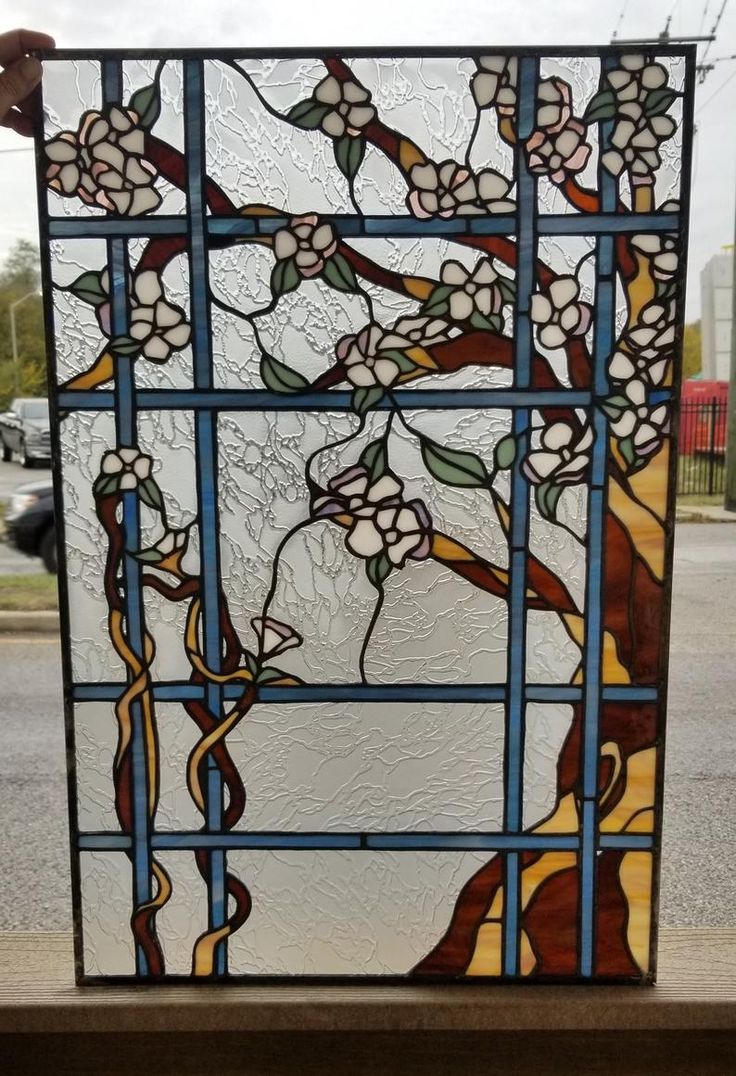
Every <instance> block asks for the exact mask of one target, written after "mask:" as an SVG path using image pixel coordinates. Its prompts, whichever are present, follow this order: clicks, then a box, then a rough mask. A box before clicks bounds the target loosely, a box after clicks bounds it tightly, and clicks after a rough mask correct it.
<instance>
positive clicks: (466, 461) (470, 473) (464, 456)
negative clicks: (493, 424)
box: [421, 438, 491, 488]
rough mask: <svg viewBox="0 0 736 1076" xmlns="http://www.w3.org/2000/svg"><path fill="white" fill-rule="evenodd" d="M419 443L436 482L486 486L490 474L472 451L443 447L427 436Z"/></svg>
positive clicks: (470, 486) (473, 486) (449, 484)
mask: <svg viewBox="0 0 736 1076" xmlns="http://www.w3.org/2000/svg"><path fill="white" fill-rule="evenodd" d="M421 445H422V457H423V459H424V463H425V466H426V468H427V470H428V471H429V473H430V474H431V475H432V477H433V478H436V479H437V481H438V482H444V484H445V485H446V486H467V487H469V488H477V487H479V486H487V485H488V484H489V483H490V481H491V476H490V475H489V474H488V471H487V470H486V465H485V464H484V463H483V460H481V459H480V458H479V457H478V456H476V455H474V454H473V453H472V452H459V451H458V450H457V449H454V448H444V447H443V446H442V445H438V444H435V442H434V441H430V440H428V439H427V438H422V442H421Z"/></svg>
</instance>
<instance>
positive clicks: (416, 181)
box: [406, 161, 515, 219]
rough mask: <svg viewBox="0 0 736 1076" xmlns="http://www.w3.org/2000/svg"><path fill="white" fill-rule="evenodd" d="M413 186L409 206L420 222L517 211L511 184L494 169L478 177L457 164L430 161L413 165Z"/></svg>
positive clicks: (407, 202)
mask: <svg viewBox="0 0 736 1076" xmlns="http://www.w3.org/2000/svg"><path fill="white" fill-rule="evenodd" d="M409 183H410V185H411V188H412V189H411V190H410V191H409V194H408V195H407V198H406V204H407V206H408V208H409V210H410V211H411V212H412V213H413V214H414V216H415V217H418V218H420V219H428V218H429V217H441V218H445V219H449V218H451V217H456V216H471V215H477V214H482V213H510V212H512V211H513V209H514V208H515V206H514V202H513V201H512V200H511V199H510V198H509V197H508V193H509V189H510V183H509V181H508V180H507V179H505V178H504V176H502V175H501V174H500V172H495V171H494V170H493V169H491V168H486V169H484V170H483V171H481V172H478V173H477V175H474V174H473V173H472V172H471V171H470V170H469V169H468V168H465V167H464V166H463V165H460V164H458V163H457V161H443V162H442V164H433V163H432V162H431V161H427V162H426V163H425V164H415V165H413V167H412V169H411V171H410V173H409Z"/></svg>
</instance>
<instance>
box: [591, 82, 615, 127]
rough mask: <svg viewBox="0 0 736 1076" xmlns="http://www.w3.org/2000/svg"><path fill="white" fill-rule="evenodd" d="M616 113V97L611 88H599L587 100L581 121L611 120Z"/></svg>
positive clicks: (597, 121)
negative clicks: (598, 90)
mask: <svg viewBox="0 0 736 1076" xmlns="http://www.w3.org/2000/svg"><path fill="white" fill-rule="evenodd" d="M615 115H616V97H615V94H614V92H613V90H601V91H600V93H597V94H596V95H595V97H592V98H591V100H590V101H589V102H588V107H587V108H586V110H585V112H584V113H583V123H599V122H600V121H601V120H612V119H613V117H614V116H615Z"/></svg>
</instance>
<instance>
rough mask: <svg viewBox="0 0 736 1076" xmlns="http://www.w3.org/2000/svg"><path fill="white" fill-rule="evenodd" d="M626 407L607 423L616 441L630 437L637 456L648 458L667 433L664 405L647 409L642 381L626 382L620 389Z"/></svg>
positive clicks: (666, 410) (667, 423) (667, 412)
mask: <svg viewBox="0 0 736 1076" xmlns="http://www.w3.org/2000/svg"><path fill="white" fill-rule="evenodd" d="M624 393H625V396H626V398H627V399H628V401H629V407H627V408H626V409H624V410H623V411H622V412H621V414H620V415H619V417H618V418H617V419H614V420H613V421H612V422H611V429H612V430H613V432H614V433H615V434H616V436H617V437H620V438H625V437H631V438H632V440H633V444H634V449H635V451H636V454H637V455H638V456H646V455H650V454H651V453H652V452H654V451H655V450H656V449H657V448H658V447H659V445H660V444H661V443H662V438H663V437H664V435H665V434H666V433H667V431H668V429H669V411H668V408H667V405H666V404H663V403H662V404H655V405H654V406H652V405H650V404H649V403H648V402H647V387H646V385H645V384H644V382H643V381H638V380H634V381H629V383H628V384H627V385H626V387H625V389H624Z"/></svg>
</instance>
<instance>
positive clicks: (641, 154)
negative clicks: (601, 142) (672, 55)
mask: <svg viewBox="0 0 736 1076" xmlns="http://www.w3.org/2000/svg"><path fill="white" fill-rule="evenodd" d="M606 80H607V82H608V85H609V87H610V89H611V90H613V93H614V96H615V100H616V122H615V124H614V128H613V132H612V134H611V139H610V141H611V147H612V148H611V149H609V150H607V151H606V152H605V153H603V155H602V156H601V163H602V164H603V167H604V168H605V169H606V170H607V171H608V172H610V173H611V174H612V175H614V176H619V175H620V174H621V173H622V172H623V171H628V173H629V175H630V177H631V181H632V183H633V184H634V185H637V184H650V183H652V181H653V173H654V172H655V171H656V169H657V168H659V166H660V164H661V163H662V161H661V157H660V155H659V146H660V145H661V143H662V142H664V141H665V140H666V139H668V138H671V137H672V135H673V134H674V133H675V130H676V129H677V124H676V123H675V121H674V120H673V119H672V117H671V116H667V115H663V114H655V115H651V114H650V112H649V111H648V110H647V97H648V95H649V94H650V93H651V92H652V90H658V89H661V88H662V87H664V86H666V84H667V71H666V69H665V68H664V67H663V66H662V65H661V64H657V63H648V62H647V60H646V57H645V56H644V55H643V54H642V53H631V54H629V55H627V56H622V57H620V58H619V66H618V67H617V68H615V69H614V70H612V71H609V72H607V74H606Z"/></svg>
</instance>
